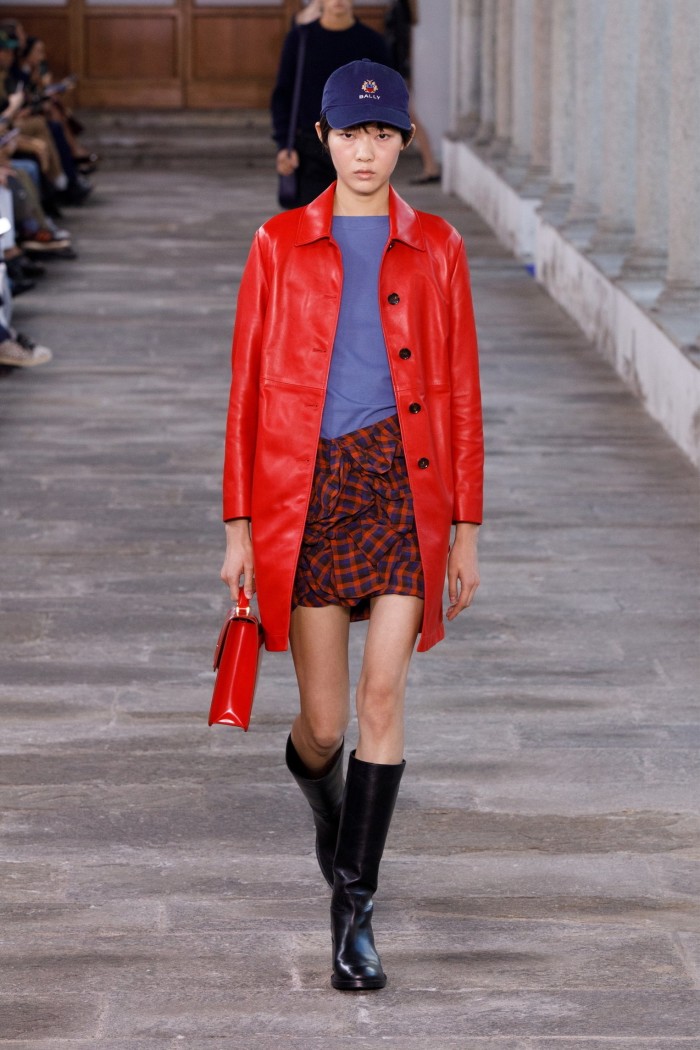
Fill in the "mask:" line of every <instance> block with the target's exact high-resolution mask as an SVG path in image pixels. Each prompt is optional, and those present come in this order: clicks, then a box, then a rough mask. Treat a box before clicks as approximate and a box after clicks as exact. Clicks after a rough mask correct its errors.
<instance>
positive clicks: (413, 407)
mask: <svg viewBox="0 0 700 1050" xmlns="http://www.w3.org/2000/svg"><path fill="white" fill-rule="evenodd" d="M408 411H409V412H412V413H413V415H414V416H415V414H416V412H420V405H419V404H418V402H417V401H414V402H413V403H412V404H410V405H409V406H408Z"/></svg>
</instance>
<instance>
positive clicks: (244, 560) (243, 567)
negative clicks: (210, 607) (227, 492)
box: [221, 518, 255, 601]
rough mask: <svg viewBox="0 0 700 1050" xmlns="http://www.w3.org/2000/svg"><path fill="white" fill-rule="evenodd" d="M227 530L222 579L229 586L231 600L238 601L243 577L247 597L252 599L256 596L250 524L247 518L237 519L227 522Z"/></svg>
mask: <svg viewBox="0 0 700 1050" xmlns="http://www.w3.org/2000/svg"><path fill="white" fill-rule="evenodd" d="M225 528H226V554H225V556H224V564H223V565H222V566H221V579H222V580H223V581H224V583H226V584H228V588H229V591H230V592H231V598H232V600H233V601H236V599H237V598H238V590H239V587H240V583H241V576H242V577H243V590H244V591H245V596H246V598H252V597H253V595H254V594H255V577H254V575H253V544H252V541H251V539H250V522H249V521H248V519H247V518H237V519H236V520H235V521H227V522H226V526H225Z"/></svg>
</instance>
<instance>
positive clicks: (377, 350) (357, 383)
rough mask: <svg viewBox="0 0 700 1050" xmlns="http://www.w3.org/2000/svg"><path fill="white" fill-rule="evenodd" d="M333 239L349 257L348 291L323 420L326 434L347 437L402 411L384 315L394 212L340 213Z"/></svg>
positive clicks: (345, 277) (346, 264) (345, 271)
mask: <svg viewBox="0 0 700 1050" xmlns="http://www.w3.org/2000/svg"><path fill="white" fill-rule="evenodd" d="M333 238H334V240H335V241H336V243H337V244H338V245H339V247H340V250H341V252H342V256H343V295H342V298H341V301H340V314H339V317H338V328H337V331H336V333H335V342H334V343H333V356H332V358H331V367H330V372H329V375H328V389H327V392H326V402H325V405H324V408H323V419H322V421H321V437H324V438H337V437H342V435H343V434H349V433H350V432H351V431H353V430H359V429H360V428H361V427H366V426H369V425H370V423H377V422H378V421H379V420H380V419H386V418H387V416H392V415H393V414H394V413H395V412H396V400H395V398H394V387H393V385H392V382H391V372H390V371H389V361H388V358H387V353H386V343H385V342H384V333H383V331H382V324H381V318H380V316H379V267H380V265H381V261H382V255H383V254H384V249H385V247H386V243H387V241H388V239H389V216H388V215H336V216H335V218H334V219H333Z"/></svg>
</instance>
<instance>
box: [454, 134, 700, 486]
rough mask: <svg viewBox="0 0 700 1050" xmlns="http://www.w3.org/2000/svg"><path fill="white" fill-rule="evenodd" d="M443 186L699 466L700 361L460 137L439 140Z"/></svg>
mask: <svg viewBox="0 0 700 1050" xmlns="http://www.w3.org/2000/svg"><path fill="white" fill-rule="evenodd" d="M443 160H444V169H443V170H444V177H443V188H444V189H445V190H447V191H448V192H451V193H455V194H457V196H459V197H460V198H461V199H462V200H464V201H466V203H467V204H469V205H470V206H471V207H472V208H474V209H475V211H477V212H478V213H479V214H480V215H481V216H482V217H483V218H484V219H485V220H486V222H487V223H488V224H489V225H490V226H491V228H492V229H493V230H494V232H495V233H496V235H497V236H498V238H499V240H501V241H502V242H503V244H505V245H506V246H507V247H508V248H509V249H510V250H511V251H512V252H513V253H514V254H515V255H517V256H519V257H520V258H521V259H522V260H523V261H524V262H525V263H526V264H528V265H531V266H532V271H533V273H534V276H535V277H536V279H537V280H538V281H539V282H540V284H542V286H543V287H544V288H545V289H546V291H547V292H548V293H549V295H551V297H552V298H553V299H554V300H555V301H556V302H557V303H559V305H560V306H561V307H563V309H564V310H566V312H567V313H568V314H569V315H570V316H571V317H572V318H573V320H574V321H576V323H577V324H578V325H579V327H580V328H581V329H582V330H583V332H584V333H585V335H586V336H587V337H588V338H589V339H590V340H591V342H592V343H593V344H594V345H595V346H596V348H597V349H598V350H599V351H600V353H601V354H602V355H603V356H604V357H605V358H606V359H607V360H608V361H609V362H610V363H611V364H612V365H613V367H614V368H615V370H616V371H617V372H618V374H619V375H620V376H621V377H622V379H623V380H624V381H625V383H626V384H627V385H628V386H629V387H630V388H631V389H632V390H633V391H634V393H635V394H636V396H637V397H638V398H639V399H640V400H641V401H642V403H643V404H644V407H645V409H646V410H647V411H648V412H649V414H650V415H651V416H652V417H653V418H654V419H655V420H657V422H659V423H660V424H661V425H662V426H663V427H664V429H665V430H666V432H667V433H668V434H669V436H670V437H671V438H672V439H673V441H675V443H676V444H677V445H678V446H679V447H680V448H681V449H682V450H683V452H685V454H686V455H687V456H688V457H689V458H690V459H691V461H692V462H693V463H694V464H695V465H696V466H700V368H699V367H698V363H697V360H696V357H695V355H694V353H693V352H692V351H693V349H694V348H693V347H688V346H687V345H681V343H680V341H679V340H678V339H676V338H674V335H673V333H672V331H668V330H666V329H664V327H662V320H661V318H658V317H652V316H651V314H650V313H648V312H647V311H646V310H644V309H643V308H642V307H641V306H640V305H639V304H638V303H637V302H635V300H634V299H633V298H632V297H631V296H630V295H629V293H628V292H627V291H626V290H625V289H624V287H621V286H620V285H618V284H617V283H616V282H615V281H613V280H611V278H610V277H608V276H607V275H606V274H605V273H604V272H603V271H602V270H601V269H600V268H599V267H598V266H597V265H596V263H595V262H594V261H593V260H592V259H590V258H589V257H588V256H587V255H586V254H585V253H584V252H582V251H581V249H580V248H578V247H576V246H575V245H574V244H572V243H571V241H569V240H567V238H566V237H565V235H564V234H563V233H562V231H561V230H559V229H558V228H557V227H555V226H553V225H552V224H551V223H550V222H548V221H547V220H546V219H545V218H543V217H542V216H541V215H540V214H539V211H538V208H539V205H540V203H541V202H540V200H539V199H538V198H536V197H528V196H521V195H520V194H519V193H518V192H517V191H516V190H515V189H514V188H513V187H512V186H510V185H509V184H508V182H507V181H506V180H505V179H504V178H503V176H502V175H500V174H499V173H498V172H497V171H496V170H494V168H493V167H491V166H490V165H489V164H488V163H487V162H486V161H485V160H484V158H483V157H481V156H480V155H479V154H478V153H477V151H476V150H475V149H474V148H473V147H472V146H470V145H469V144H468V143H467V142H463V141H455V140H452V139H449V138H447V139H445V140H444V142H443Z"/></svg>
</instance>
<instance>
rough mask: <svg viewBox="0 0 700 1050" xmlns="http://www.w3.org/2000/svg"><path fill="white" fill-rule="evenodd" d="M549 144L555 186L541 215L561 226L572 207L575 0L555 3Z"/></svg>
mask: <svg viewBox="0 0 700 1050" xmlns="http://www.w3.org/2000/svg"><path fill="white" fill-rule="evenodd" d="M551 19H552V24H551V33H550V56H551V57H550V75H551V83H550V92H549V103H550V108H549V141H550V173H551V182H550V185H549V189H548V191H547V195H546V197H545V199H544V201H543V203H542V207H541V212H542V214H543V215H544V216H545V218H546V219H547V220H548V222H551V223H552V224H554V225H555V226H558V225H560V224H561V223H562V222H563V221H564V219H565V217H566V213H567V211H568V209H569V206H570V204H571V193H572V190H573V184H574V143H575V136H576V132H575V121H574V111H575V98H574V67H575V54H576V51H575V47H574V33H575V12H574V0H551Z"/></svg>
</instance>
